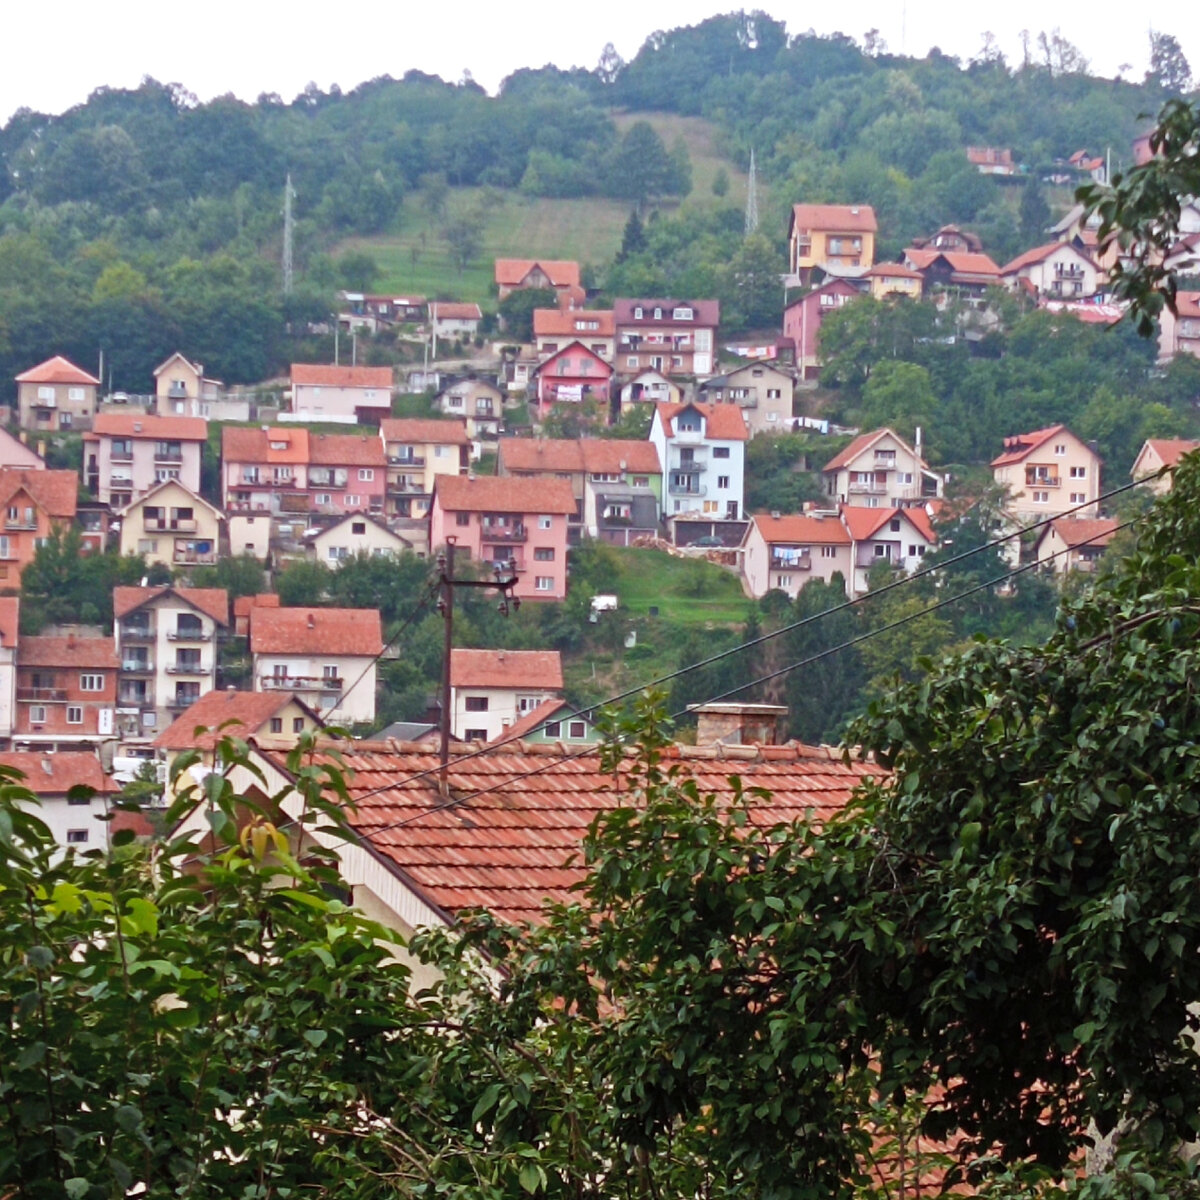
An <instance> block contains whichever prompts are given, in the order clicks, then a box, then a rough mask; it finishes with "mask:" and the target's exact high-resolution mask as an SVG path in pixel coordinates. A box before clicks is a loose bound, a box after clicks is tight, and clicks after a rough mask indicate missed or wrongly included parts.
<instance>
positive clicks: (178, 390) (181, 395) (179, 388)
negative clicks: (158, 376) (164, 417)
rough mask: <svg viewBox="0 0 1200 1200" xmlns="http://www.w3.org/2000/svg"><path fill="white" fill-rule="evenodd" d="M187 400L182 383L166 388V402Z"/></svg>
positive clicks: (185, 389) (185, 390)
mask: <svg viewBox="0 0 1200 1200" xmlns="http://www.w3.org/2000/svg"><path fill="white" fill-rule="evenodd" d="M187 398H188V393H187V388H186V387H185V386H184V385H183V384H182V383H173V384H171V386H170V387H169V388H167V399H168V400H186V399H187Z"/></svg>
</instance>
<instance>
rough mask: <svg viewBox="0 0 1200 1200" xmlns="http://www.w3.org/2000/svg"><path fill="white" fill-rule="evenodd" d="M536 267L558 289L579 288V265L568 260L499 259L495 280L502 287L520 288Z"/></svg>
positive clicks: (497, 260)
mask: <svg viewBox="0 0 1200 1200" xmlns="http://www.w3.org/2000/svg"><path fill="white" fill-rule="evenodd" d="M534 267H541V269H542V273H543V274H544V275H545V276H546V277H547V278H548V279H549V280H550V282H551V283H552V284H553V285H554V286H555V287H556V288H557V287H571V288H577V287H579V264H578V263H577V262H571V261H570V260H567V259H550V258H498V259H496V267H495V280H496V283H497V284H498V285H499V286H500V287H520V285H521V283H522V282H523V281H524V279H525V277H526V276H527V275H528V274H529V272H530V271H532V270H533V268H534Z"/></svg>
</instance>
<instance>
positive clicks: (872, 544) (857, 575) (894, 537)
mask: <svg viewBox="0 0 1200 1200" xmlns="http://www.w3.org/2000/svg"><path fill="white" fill-rule="evenodd" d="M838 511H839V513H840V515H841V519H842V524H843V525H845V527H846V529H847V531H848V532H849V534H850V540H851V542H852V543H853V555H854V570H853V573H852V574H851V575H849V576H847V579H846V582H847V584H848V585H849V588H850V593H851V595H852V596H862V595H865V594H866V593H867V592H868V591H869V590H870V575H871V570H872V568H873V567H876V566H878V565H879V564H880V563H887V564H889V565H890V566H892V567H895V568H898V569H900V570H904V571H915V570H917V568H918V567H920V566H921V563H922V560H923V559H924V558H925V555H926V554H927V553H928V552H929V551H931V550H933V549H935V548H936V546H937V534H935V533H934V531H933V525H932V524H931V522H930V520H929V514H928V512H926V510H925V509H924V508H919V507H917V506H911V507H909V508H858V507H855V506H853V505H849V504H843V505H841V506H840V507H839V510H838Z"/></svg>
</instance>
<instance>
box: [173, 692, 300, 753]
mask: <svg viewBox="0 0 1200 1200" xmlns="http://www.w3.org/2000/svg"><path fill="white" fill-rule="evenodd" d="M293 701H295V703H297V704H300V705H301V706H302V707H303V706H304V703H303V701H301V700H297V699H296V697H295V696H293V695H292V694H291V692H230V691H225V692H216V691H213V692H208V693H206V694H205V695H203V696H201V697H200V699H199V700H197V701H196V703H195V704H193V705H192V706H191V707H190V708H188V709H185V710H184V711H183V712H182V713H180V714H179V716H178V717H176V718H175V720H174V721H172V722H171V724H170V725H168V726H167V727H166V729H164V730H163V731H162V733H160V734H159V735H158V737H156V738H155V739H154V745H155V746H157V747H158V748H159V749H160V750H191V749H193V748H194V749H197V750H212V749H213V748H214V747H215V746H216V744H217V742H218V741H219V740H220V739H221V738H225V737H236V738H242V739H246V738H249V737H253V736H254V735H256V734H257V733H258V732H259V730H260V729H262V727H263V726H264V725H266V723H267V722H268V721H269V720H270V719H271V718H272V717H273V716H274V715H275V714H276V713H277V712H279V711H280V709H282V708H284V707H286V706H287V705H288V704H291V703H292V702H293ZM312 715H313V717H314V718H315V717H316V714H315V713H313V714H312ZM318 719H319V718H318ZM227 721H233V722H237V723H236V724H234V725H231V726H230V727H229V728H228V729H221V726H222V725H224V724H225V723H226V722H227ZM199 725H203V726H204V728H205V729H207V730H209V732H208V733H204V734H201V735H200V736H199V737H197V736H196V727H197V726H199ZM288 736H289V738H290V739H293V740H294V737H295V735H294V734H292V733H291V730H288Z"/></svg>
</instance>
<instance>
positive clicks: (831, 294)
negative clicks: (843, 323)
mask: <svg viewBox="0 0 1200 1200" xmlns="http://www.w3.org/2000/svg"><path fill="white" fill-rule="evenodd" d="M861 295H862V292H861V291H860V290H859V289H858V288H857V287H855V286H854V284H852V283H849V282H847V281H846V280H845V279H830V280H827V281H826V282H825V283H822V284H821V285H820V286H819V287H815V288H813V289H812V291H810V292H806V293H805V294H804V295H803V296H800V297H798V298H797V299H795V300H793V301H792V302H791V303H790V304H788V305H787V306H786V307H785V308H784V310H783V337H784V341H787V342H790V343H791V344H792V346H793V347H794V350H793V357H794V361H795V364H796V370H797V371H798V372H799V375H800V379H801V380H802V381H803V380H808V379H814V380H815V379H816V378H817V376H818V374H819V373H820V371H819V368H820V364H821V358H820V341H821V322H822V321H824V319H825V318H826V317H827V316H828V315H829V314H830V313H834V312H837V311H838V310H839V309H841V308H844V307H845V306H846V305H847V304H849V303H851V301H854V300H857V299H858V298H859V297H860V296H861Z"/></svg>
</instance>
